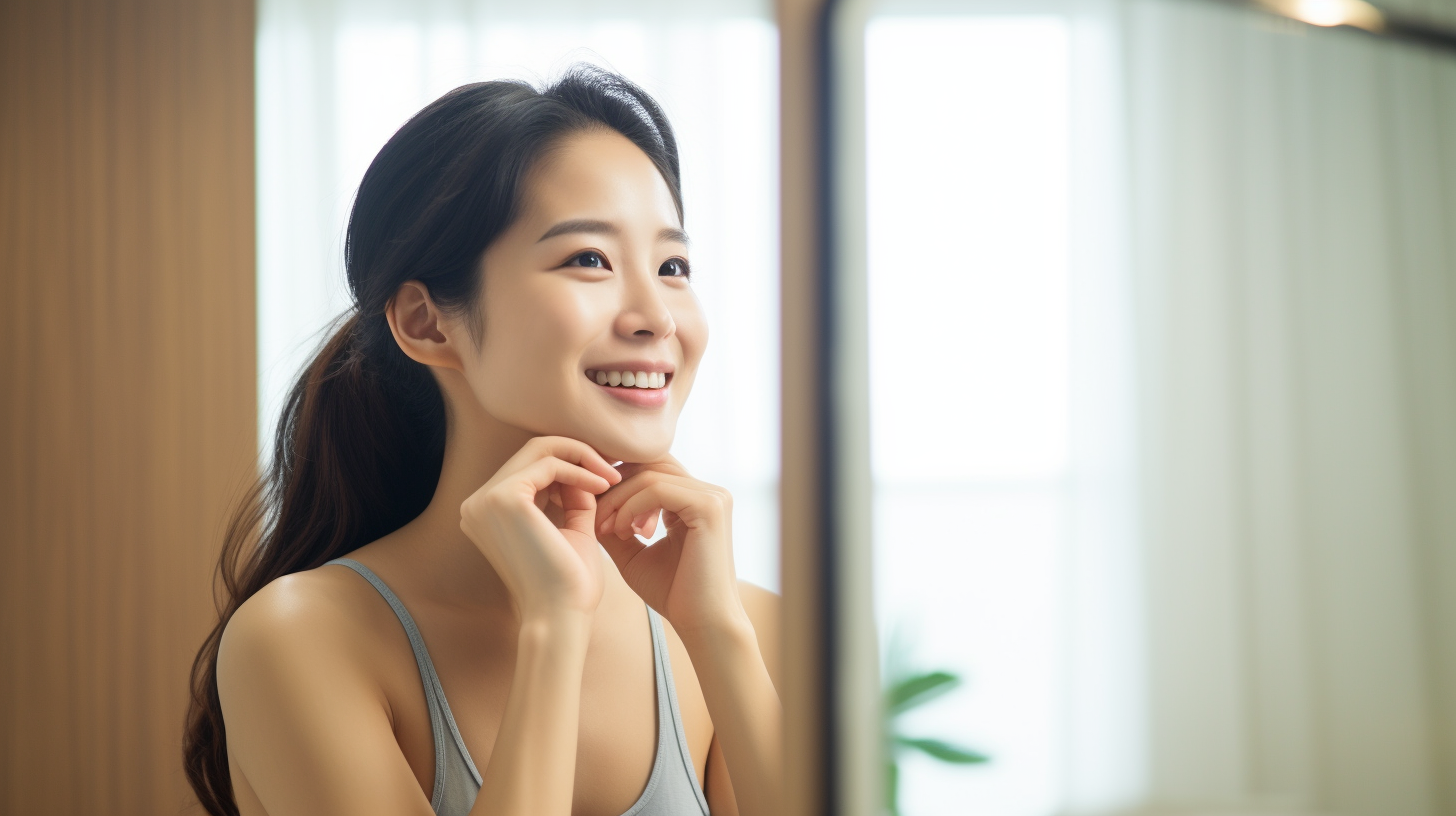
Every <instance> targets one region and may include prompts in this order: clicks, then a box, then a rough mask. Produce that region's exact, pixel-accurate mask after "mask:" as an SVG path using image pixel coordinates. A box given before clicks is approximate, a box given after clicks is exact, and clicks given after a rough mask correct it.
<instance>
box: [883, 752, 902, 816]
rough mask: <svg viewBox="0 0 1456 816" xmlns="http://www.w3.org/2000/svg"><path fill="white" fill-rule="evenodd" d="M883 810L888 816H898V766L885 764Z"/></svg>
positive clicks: (895, 763) (894, 763)
mask: <svg viewBox="0 0 1456 816" xmlns="http://www.w3.org/2000/svg"><path fill="white" fill-rule="evenodd" d="M885 809H886V810H887V811H889V814H890V816H900V765H899V763H897V762H894V761H893V760H892V761H890V762H887V763H885Z"/></svg>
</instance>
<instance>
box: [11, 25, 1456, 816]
mask: <svg viewBox="0 0 1456 816" xmlns="http://www.w3.org/2000/svg"><path fill="white" fill-rule="evenodd" d="M821 58H822V59H821ZM576 61H585V62H592V63H595V64H599V65H603V66H606V67H608V68H612V69H614V70H617V71H620V72H622V73H623V74H625V75H626V76H628V77H629V78H631V79H633V80H634V81H636V82H638V83H639V84H641V85H643V86H644V87H645V88H646V89H647V90H648V91H649V92H650V93H652V94H653V95H654V96H655V97H656V98H657V99H658V100H659V101H661V102H662V103H663V105H664V107H665V109H666V111H667V113H668V115H669V117H670V118H671V120H672V122H673V124H674V126H675V127H676V128H677V131H678V136H679V140H680V143H681V145H682V152H683V168H684V169H683V176H684V191H685V197H686V201H685V210H686V218H687V225H686V226H687V229H688V230H689V232H690V233H691V234H692V235H693V240H694V269H695V277H694V287H695V288H696V289H697V290H698V294H699V297H700V298H701V299H702V300H703V302H704V304H705V306H706V308H707V310H708V314H709V320H710V324H711V326H712V333H713V339H712V342H711V344H710V348H709V352H708V357H707V359H706V360H705V362H704V371H703V374H702V376H701V377H700V380H699V384H698V386H697V389H696V393H695V396H694V398H693V400H691V401H690V403H689V407H688V409H687V411H686V412H685V414H684V416H683V420H682V425H681V428H680V432H679V436H678V440H677V442H676V445H675V453H676V454H677V455H678V456H679V458H681V459H682V460H683V461H684V463H685V464H686V465H687V466H688V467H689V468H691V469H693V470H694V471H695V473H696V474H697V475H698V476H700V477H701V478H704V479H707V480H709V481H713V482H716V483H718V484H721V485H724V486H726V487H728V488H729V489H730V490H731V491H732V493H733V494H734V496H735V500H736V503H735V511H736V512H735V557H736V560H737V565H738V568H739V572H740V576H741V577H744V578H747V579H748V580H751V581H754V582H755V583H758V584H761V585H763V586H766V587H769V588H771V589H774V590H777V591H783V592H784V594H785V603H786V607H785V608H786V610H788V612H789V614H791V615H795V616H796V617H794V618H793V619H792V620H791V621H790V622H789V627H790V628H791V629H793V628H794V627H799V628H804V627H808V628H809V629H813V630H814V631H816V632H821V631H822V632H829V633H830V634H829V635H828V636H827V637H828V638H829V639H828V640H827V641H825V640H822V639H820V640H815V639H814V637H808V639H807V640H806V639H805V638H803V637H796V636H791V637H789V638H788V644H789V645H788V649H789V653H788V654H786V658H788V660H789V663H790V665H791V666H794V665H802V666H805V667H807V668H806V669H805V674H804V676H805V677H809V678H818V680H817V681H814V682H810V683H809V685H807V686H804V687H803V688H800V687H799V686H795V687H794V688H793V689H786V690H785V692H784V694H785V705H786V713H787V714H788V716H789V717H790V720H791V732H793V731H794V729H795V728H798V726H795V725H793V723H795V722H798V719H796V718H804V717H808V718H809V720H806V722H808V725H805V726H803V729H801V730H805V731H806V733H811V735H812V734H817V735H819V736H817V737H813V739H814V740H818V743H817V744H818V745H819V748H818V750H819V751H820V753H822V755H823V757H822V759H820V760H815V759H813V758H812V757H811V758H810V759H807V760H806V759H802V758H795V757H797V756H798V755H797V754H795V755H794V757H791V762H793V763H795V764H794V766H793V768H794V769H799V768H809V769H810V770H811V771H812V773H809V774H807V775H806V776H804V779H805V780H807V781H804V782H802V783H798V784H802V786H804V787H805V788H806V790H807V789H810V788H812V789H814V790H818V791H820V793H819V794H814V793H812V792H811V793H805V794H804V795H803V796H799V797H797V798H795V799H794V800H792V801H791V802H789V803H786V807H785V812H786V813H798V812H806V813H807V812H835V813H840V812H842V813H854V814H885V813H897V814H904V816H939V815H941V814H947V815H948V814H977V816H1080V815H1083V814H1086V815H1089V816H1090V815H1092V814H1107V815H1108V816H1112V815H1113V814H1126V815H1127V816H1133V814H1143V815H1146V816H1154V815H1155V814H1169V816H1171V815H1172V814H1198V815H1199V816H1456V238H1453V236H1456V2H1453V0H1385V3H1383V4H1381V5H1380V6H1379V7H1378V8H1377V7H1375V6H1370V5H1367V4H1365V3H1363V2H1359V0H1299V2H1288V3H1285V2H1278V3H1273V2H1271V4H1269V5H1258V4H1252V3H1251V4H1241V3H1234V2H1220V1H1219V0H853V1H852V2H851V1H850V0H842V1H841V2H834V3H827V4H826V3H821V2H812V1H811V0H780V2H778V3H774V2H772V1H771V0H706V1H705V2H669V0H616V1H615V2H592V1H591V0H540V1H539V2H536V3H533V4H530V5H529V7H526V8H511V7H508V6H507V5H506V4H504V3H499V2H487V1H486V0H430V2H403V0H255V2H227V3H224V2H218V1H217V0H207V1H206V2H182V0H115V2H105V1H104V0H56V1H55V2H34V1H33V0H32V1H31V2H24V1H23V0H4V2H0V274H3V283H4V289H3V292H4V293H5V295H6V296H7V304H8V308H7V309H6V310H5V317H4V319H3V320H0V393H3V399H0V429H3V430H0V466H3V468H4V469H3V470H0V474H3V476H0V814H35V813H46V814H50V813H55V814H83V813H84V814H92V813H116V814H172V813H183V812H197V809H196V806H195V804H193V803H192V801H191V797H190V794H189V793H188V791H187V788H186V783H185V780H184V777H183V775H182V771H181V768H180V735H181V722H182V713H183V710H184V709H185V705H186V695H187V681H186V678H187V670H188V667H189V665H190V662H191V659H192V656H193V654H194V653H195V650H196V648H197V646H198V645H199V644H200V642H201V640H202V638H203V636H204V635H205V634H206V632H207V631H208V629H209V628H210V627H211V625H212V621H213V612H212V605H211V598H210V589H209V587H210V582H209V581H210V576H211V575H212V570H213V566H214V562H215V559H216V556H217V551H218V547H219V545H220V537H221V532H222V526H223V524H224V522H225V519H226V513H227V509H228V508H229V507H230V506H231V504H232V503H233V502H234V501H236V500H237V499H238V497H239V496H240V492H241V490H242V489H243V487H244V486H245V485H246V484H247V482H248V480H249V479H251V478H252V476H253V474H254V473H255V472H256V470H257V468H258V467H259V466H260V462H261V461H262V458H263V457H266V455H267V451H268V447H269V444H270V442H269V440H270V438H271V435H272V433H273V430H274V427H273V426H274V422H275V421H276V416H277V411H278V409H279V404H280V402H281V398H282V395H283V393H284V390H285V389H286V388H287V386H288V384H289V382H290V381H291V379H292V377H294V376H295V375H296V373H297V371H298V368H299V366H300V365H302V363H303V362H304V361H305V360H306V359H308V357H309V356H310V355H311V353H312V351H313V349H314V347H315V345H316V344H317V343H318V342H319V340H321V339H322V337H323V336H324V333H323V332H324V329H325V328H326V327H327V326H328V325H329V324H330V323H331V321H333V320H334V319H335V318H336V317H338V315H339V314H340V313H341V312H342V311H343V310H344V309H345V308H346V307H347V305H348V295H347V290H346V288H345V286H344V281H343V274H342V258H341V249H342V237H343V230H344V222H345V219H346V217H347V212H348V207H349V205H350V202H351V198H352V194H353V190H354V188H355V187H356V186H357V184H358V181H359V179H360V177H361V176H362V173H363V171H364V168H365V167H366V166H367V164H368V162H369V161H370V160H371V159H372V157H373V155H374V153H375V152H376V151H377V150H378V148H379V147H380V146H381V145H382V144H383V143H384V141H385V140H386V139H387V138H388V137H389V136H390V135H391V134H392V133H393V131H394V129H395V128H397V127H398V126H399V125H400V124H402V123H403V122H404V120H405V119H406V118H408V117H409V116H410V115H411V114H412V113H413V112H415V111H416V110H418V109H419V108H420V107H422V106H423V105H424V104H425V103H427V102H428V101H430V100H432V99H434V98H435V97H437V96H438V95H439V94H441V93H443V92H444V91H446V90H449V89H450V88H453V87H455V86H457V85H460V84H463V83H465V82H472V81H479V80H485V79H494V78H501V77H512V78H522V79H527V80H529V81H533V82H540V81H544V80H549V79H550V78H552V77H553V76H554V75H556V74H557V73H559V72H560V71H561V70H563V69H564V68H565V67H567V66H568V65H570V64H571V63H573V62H576ZM794 145H798V146H799V148H794ZM806 151H807V152H806ZM806 179H807V180H808V182H809V185H810V187H812V188H813V189H814V190H815V191H817V192H816V194H815V195H813V196H805V195H803V194H802V193H803V191H804V190H805V189H807V188H806V187H804V186H803V184H804V183H805V180H806ZM796 185H797V186H796ZM806 213H807V215H806ZM815 242H819V243H817V244H816V243H815ZM811 244H813V245H815V246H817V247H818V248H819V250H820V253H819V254H818V255H817V256H812V258H811V260H812V261H813V262H812V263H807V262H805V261H804V260H803V259H804V258H806V257H811V256H806V255H804V254H803V253H802V252H800V250H801V249H802V248H803V247H805V246H808V245H811ZM811 255H812V253H811ZM806 292H807V293H810V294H811V295H813V296H812V297H809V298H807V300H806V299H805V293H806ZM814 293H818V294H814ZM816 298H817V299H816ZM808 301H813V302H815V303H819V304H820V308H822V310H823V314H820V315H819V317H820V318H822V319H823V320H824V321H825V322H824V324H823V325H832V329H833V331H832V333H823V332H818V329H816V328H814V326H818V325H820V324H812V325H811V326H810V328H809V329H805V327H804V326H805V324H804V323H803V321H801V320H799V319H798V318H799V316H800V315H801V314H802V312H801V311H797V310H799V309H800V307H801V306H802V304H803V303H805V302H808ZM811 311H812V310H811ZM806 332H807V334H806ZM816 342H817V343H827V344H828V348H827V349H826V350H823V351H824V354H823V355H821V357H819V358H814V359H828V360H830V361H832V363H833V365H832V366H829V367H827V368H826V369H825V371H824V372H820V371H815V370H811V369H805V368H804V367H803V365H802V363H803V360H805V359H810V357H812V355H810V357H806V356H805V349H806V348H807V347H809V346H812V345H814V344H815V343H816ZM796 361H797V362H796ZM821 373H822V374H823V375H824V378H823V379H820V375H821ZM745 383H752V384H753V385H752V387H745V386H744V384H745ZM806 389H807V390H806ZM815 389H819V390H817V391H816V390H815ZM806 394H808V395H809V396H808V397H806V396H805V395H806ZM816 395H817V397H816ZM814 398H817V399H822V400H824V401H826V402H825V404H824V405H823V406H821V407H822V408H823V409H824V410H822V411H820V412H819V413H815V412H814V411H809V412H808V413H807V414H806V413H804V412H803V410H802V406H803V405H804V404H805V400H806V399H809V400H810V401H811V402H812V401H813V399H814ZM798 416H808V417H810V422H809V424H807V425H806V424H804V423H802V422H798V420H795V419H794V417H798ZM814 417H824V418H826V421H831V420H832V422H831V424H832V425H833V434H832V435H831V436H830V437H827V438H828V439H830V440H831V441H832V447H833V448H834V456H832V457H829V458H827V459H826V458H823V457H819V456H818V454H817V453H816V452H815V449H814V448H813V446H812V445H811V444H810V443H809V441H806V438H805V437H806V436H815V435H816V434H817V433H818V429H817V428H816V427H815V426H814V425H813V421H814V419H813V418H814ZM796 423H797V424H796ZM816 438H817V437H816ZM816 457H817V458H816ZM806 462H807V463H809V464H806ZM816 463H817V464H816ZM806 467H824V468H827V470H828V471H832V472H824V473H821V476H822V477H823V478H824V480H825V481H826V482H827V483H830V484H832V485H833V487H832V491H831V492H834V494H835V496H837V501H836V502H831V503H830V504H831V506H834V507H837V508H838V509H837V510H835V511H834V512H836V513H837V514H838V515H837V516H836V517H835V518H836V522H835V524H833V525H830V526H831V528H832V530H833V535H832V536H831V537H830V538H828V539H826V543H824V545H823V546H824V547H827V548H829V549H830V550H832V551H833V553H834V557H833V558H832V559H824V558H823V557H822V556H823V553H820V556H819V557H820V558H821V560H820V561H814V560H813V557H810V558H809V560H808V561H805V560H804V558H803V557H801V556H802V554H803V553H809V554H810V556H812V550H813V548H812V547H811V546H810V545H809V543H808V542H807V540H806V539H805V538H804V536H802V535H800V534H799V533H798V532H797V531H799V530H801V529H803V528H802V527H799V526H796V524H797V523H798V522H796V520H795V519H796V518H798V517H799V516H797V515H795V514H800V515H802V513H803V508H802V506H801V502H799V501H798V500H797V499H796V497H801V496H802V495H803V494H801V493H796V492H795V490H796V488H794V487H793V484H794V479H795V478H798V477H797V476H795V475H794V474H796V473H800V472H802V471H803V469H804V468H806ZM796 469H797V470H796ZM781 499H782V501H781ZM805 563H808V564H810V565H811V566H814V565H816V564H817V565H818V566H817V567H816V569H818V572H817V573H816V574H818V575H820V576H821V577H822V578H823V579H824V580H827V581H828V582H829V584H830V585H831V587H830V589H831V590H833V591H829V592H828V595H829V596H831V598H832V599H833V600H832V602H825V603H823V604H819V602H818V601H816V600H814V599H813V593H812V592H810V591H809V590H808V589H807V588H806V587H808V586H809V584H806V583H803V582H802V580H801V579H802V576H803V575H804V571H803V569H802V565H803V564H805ZM796 565H798V566H796ZM826 565H827V566H826ZM812 571H813V570H811V572H812ZM804 580H806V579H804ZM801 590H802V592H801ZM806 599H808V600H806ZM816 604H819V605H818V606H816ZM813 609H819V610H820V613H813V612H812V610H813ZM806 610H807V611H806ZM801 612H802V619H803V620H804V621H809V623H804V624H802V626H801V624H800V623H799V621H800V617H799V616H800V613H801ZM816 614H820V615H822V616H825V617H827V619H825V618H821V617H816V616H815V615H816ZM815 627H817V628H815ZM835 638H838V640H835ZM836 643H837V644H839V646H834V645H833V644H836ZM826 644H829V645H826ZM857 649H858V650H860V651H856V650H857ZM814 667H817V669H815V668H814ZM816 672H817V673H816ZM796 682H797V681H796ZM806 682H809V681H806ZM815 682H817V683H818V685H814V683H815ZM804 689H808V690H807V691H805V690H804ZM821 697H822V698H827V699H830V700H831V701H833V702H834V703H835V705H837V706H838V708H834V707H832V706H831V707H830V708H827V709H825V716H827V717H828V718H829V720H830V721H831V722H830V723H827V724H825V723H817V724H816V723H814V722H812V721H811V720H812V717H811V716H810V715H809V714H806V713H805V712H806V711H807V710H808V709H810V708H813V707H814V706H817V705H818V704H819V702H818V701H819V698H821ZM866 702H867V703H868V704H867V705H865V704H863V703H866ZM836 723H838V724H837V725H836ZM794 733H797V732H794ZM792 739H793V736H792V734H791V744H793V745H798V743H792ZM811 741H812V740H811ZM805 803H808V804H805Z"/></svg>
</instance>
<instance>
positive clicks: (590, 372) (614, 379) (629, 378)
mask: <svg viewBox="0 0 1456 816" xmlns="http://www.w3.org/2000/svg"><path fill="white" fill-rule="evenodd" d="M586 376H587V379H589V380H591V381H592V382H594V383H596V384H597V385H604V386H606V387H608V388H638V389H642V390H644V391H656V390H659V389H662V388H666V387H667V384H668V383H669V382H671V381H672V375H671V374H669V373H666V372H662V371H600V370H597V369H590V368H589V369H587V371H586Z"/></svg>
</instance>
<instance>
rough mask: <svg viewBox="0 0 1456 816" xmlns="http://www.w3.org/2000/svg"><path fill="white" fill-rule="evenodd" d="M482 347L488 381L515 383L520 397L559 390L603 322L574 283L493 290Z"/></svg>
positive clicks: (526, 398) (554, 394)
mask: <svg viewBox="0 0 1456 816" xmlns="http://www.w3.org/2000/svg"><path fill="white" fill-rule="evenodd" d="M492 294H493V295H495V297H492V298H491V299H490V300H489V301H488V302H487V303H486V307H485V314H484V320H485V339H484V343H483V344H482V347H481V365H480V372H479V374H480V378H481V379H482V380H483V382H482V384H483V385H487V386H489V385H493V384H503V383H508V384H510V385H511V388H512V390H513V391H514V392H515V393H516V395H517V399H518V400H521V401H524V402H535V401H536V400H535V399H534V398H535V397H536V396H540V397H542V398H555V397H557V396H558V395H559V390H560V385H561V383H560V382H559V381H560V379H561V375H563V374H565V373H569V372H571V371H574V370H575V368H576V362H577V360H578V359H579V358H580V356H581V350H582V349H583V348H584V347H586V345H587V344H588V343H589V342H590V339H591V337H592V336H593V335H592V332H593V328H594V327H595V326H596V324H597V323H599V322H600V319H599V317H598V316H597V315H596V311H598V310H596V309H594V308H593V304H592V302H591V301H590V299H588V298H583V297H581V296H580V295H581V293H579V292H575V291H572V290H571V288H570V287H556V291H551V290H550V287H534V288H531V287H520V288H514V289H507V288H505V287H501V291H498V292H495V293H492Z"/></svg>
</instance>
